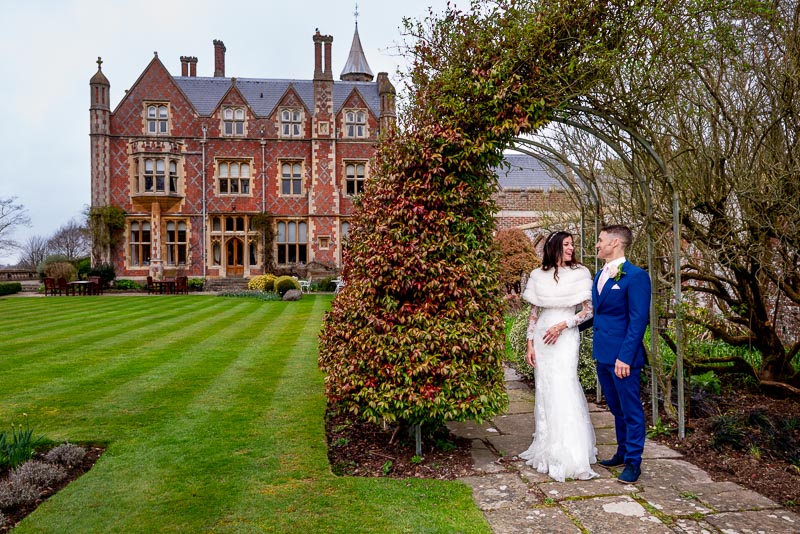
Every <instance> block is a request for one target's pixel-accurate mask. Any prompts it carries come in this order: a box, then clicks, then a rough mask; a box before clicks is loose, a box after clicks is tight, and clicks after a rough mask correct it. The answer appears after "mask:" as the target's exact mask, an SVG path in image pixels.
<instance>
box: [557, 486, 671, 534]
mask: <svg viewBox="0 0 800 534" xmlns="http://www.w3.org/2000/svg"><path fill="white" fill-rule="evenodd" d="M563 504H564V506H565V507H566V508H567V510H568V511H569V512H570V513H571V514H572V515H573V516H574V517H575V518H576V519H577V520H578V521H579V522H580V523H581V525H583V527H584V528H586V530H588V531H589V532H591V533H592V534H622V533H625V534H628V533H647V534H651V533H653V534H655V533H657V534H673V531H672V530H671V529H670V528H668V527H667V526H666V525H664V523H662V522H661V520H659V519H658V518H657V517H656V516H654V515H653V514H651V513H650V512H648V511H647V510H646V509H645V508H644V507H643V506H642V505H641V504H639V503H638V502H636V501H635V500H634V499H632V498H631V497H628V496H627V495H618V496H611V497H598V498H595V499H582V500H577V501H566V502H565V503H563Z"/></svg>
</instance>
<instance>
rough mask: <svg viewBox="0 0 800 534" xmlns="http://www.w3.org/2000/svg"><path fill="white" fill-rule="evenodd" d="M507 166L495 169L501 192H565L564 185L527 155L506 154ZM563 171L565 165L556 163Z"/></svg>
mask: <svg viewBox="0 0 800 534" xmlns="http://www.w3.org/2000/svg"><path fill="white" fill-rule="evenodd" d="M504 159H505V162H506V163H507V164H508V165H509V167H506V166H505V165H504V166H502V167H500V168H498V169H495V172H496V173H497V181H498V183H499V184H500V189H501V190H538V191H549V190H559V191H560V190H563V189H565V187H564V185H563V184H562V183H561V182H560V181H559V180H558V179H557V178H556V177H555V176H554V175H553V173H552V171H549V170H548V169H547V168H546V167H545V166H544V165H543V164H542V162H541V161H539V160H538V159H537V158H534V157H533V156H528V155H525V154H511V153H508V154H504ZM554 164H555V165H557V166H558V167H559V168H562V169H563V165H560V164H558V163H554Z"/></svg>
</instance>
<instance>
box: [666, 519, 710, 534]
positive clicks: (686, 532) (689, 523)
mask: <svg viewBox="0 0 800 534" xmlns="http://www.w3.org/2000/svg"><path fill="white" fill-rule="evenodd" d="M672 530H674V531H675V532H679V533H681V534H710V533H711V532H714V530H715V529H714V527H712V526H711V525H709V524H708V523H706V522H705V521H703V520H696V519H688V518H685V517H681V518H678V519H677V520H676V521H675V523H674V524H673V525H672Z"/></svg>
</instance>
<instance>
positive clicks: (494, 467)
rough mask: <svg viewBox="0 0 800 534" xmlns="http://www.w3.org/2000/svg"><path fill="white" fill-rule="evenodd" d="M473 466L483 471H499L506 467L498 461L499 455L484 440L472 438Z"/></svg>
mask: <svg viewBox="0 0 800 534" xmlns="http://www.w3.org/2000/svg"><path fill="white" fill-rule="evenodd" d="M472 466H473V467H474V468H475V470H476V471H480V472H482V473H499V472H501V471H505V468H504V467H503V466H502V465H500V464H498V463H497V455H496V454H495V453H494V452H493V451H490V450H489V449H488V448H487V447H486V445H485V444H484V443H483V441H482V440H479V439H473V440H472Z"/></svg>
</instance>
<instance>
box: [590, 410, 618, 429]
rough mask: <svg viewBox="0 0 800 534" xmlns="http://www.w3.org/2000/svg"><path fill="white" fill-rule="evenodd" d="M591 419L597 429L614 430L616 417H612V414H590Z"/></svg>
mask: <svg viewBox="0 0 800 534" xmlns="http://www.w3.org/2000/svg"><path fill="white" fill-rule="evenodd" d="M589 419H591V421H592V425H593V426H594V427H595V429H597V428H604V427H607V428H614V416H613V415H611V412H590V413H589Z"/></svg>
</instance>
